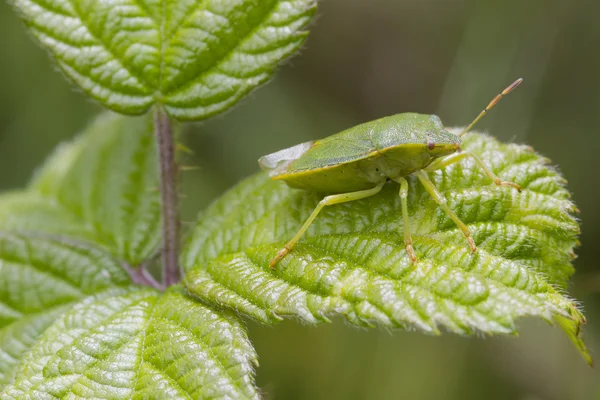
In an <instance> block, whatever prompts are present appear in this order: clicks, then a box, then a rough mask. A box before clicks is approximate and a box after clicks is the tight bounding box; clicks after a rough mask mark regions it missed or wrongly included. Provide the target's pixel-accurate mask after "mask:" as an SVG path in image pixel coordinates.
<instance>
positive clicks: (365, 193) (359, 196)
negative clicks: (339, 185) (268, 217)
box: [269, 181, 385, 269]
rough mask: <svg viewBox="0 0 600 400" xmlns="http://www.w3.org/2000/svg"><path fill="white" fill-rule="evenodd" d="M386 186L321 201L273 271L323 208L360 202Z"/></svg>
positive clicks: (338, 195) (279, 254)
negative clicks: (355, 201)
mask: <svg viewBox="0 0 600 400" xmlns="http://www.w3.org/2000/svg"><path fill="white" fill-rule="evenodd" d="M384 184H385V181H384V182H381V183H379V184H378V185H377V186H375V187H374V188H373V189H367V190H360V191H358V192H350V193H341V194H334V195H331V196H327V197H325V198H324V199H323V200H321V201H320V202H319V204H318V205H317V207H315V209H314V211H313V212H312V214H310V217H308V219H307V220H306V222H304V225H302V228H300V230H299V231H298V233H296V235H295V236H294V237H293V238H292V240H290V241H289V242H288V243H287V244H286V245H285V247H284V248H283V249H281V250H279V252H278V253H277V255H276V256H275V258H273V260H271V263H270V264H269V266H270V267H271V269H272V268H275V264H277V262H278V261H279V260H281V259H282V258H283V257H285V256H286V254H287V253H289V252H290V250H292V248H293V247H294V245H295V244H296V242H297V241H298V240H299V239H300V238H301V237H302V235H303V234H304V232H306V230H307V229H308V227H309V226H310V224H312V222H313V221H314V220H315V218H316V217H317V215H318V214H319V212H321V210H322V209H323V207H325V206H331V205H333V204H340V203H346V202H349V201H354V200H360V199H364V198H366V197H370V196H373V195H375V194H377V193H379V192H380V191H381V188H382V187H383V185H384Z"/></svg>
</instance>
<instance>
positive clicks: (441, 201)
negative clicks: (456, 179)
mask: <svg viewBox="0 0 600 400" xmlns="http://www.w3.org/2000/svg"><path fill="white" fill-rule="evenodd" d="M414 174H415V175H417V178H419V180H420V181H421V183H422V184H423V186H425V189H426V190H427V191H428V192H429V194H430V195H431V197H433V199H434V200H435V202H436V203H438V205H439V206H440V207H441V208H442V210H444V212H445V213H446V214H447V215H448V216H449V217H450V218H452V220H453V221H454V223H455V224H456V226H458V228H459V229H460V230H461V231H462V233H463V234H464V235H465V237H466V238H467V241H468V242H469V246H470V247H471V250H472V251H473V253H475V252H476V251H477V246H475V242H474V241H473V237H472V236H471V231H470V230H469V228H468V227H467V225H465V223H464V222H462V221H461V220H460V218H458V216H457V215H456V214H454V212H453V211H452V210H451V209H450V207H448V204H446V198H445V197H443V196H442V195H441V194H440V192H438V190H437V188H436V187H435V185H434V184H433V182H431V180H430V179H429V177H428V176H427V174H426V173H425V172H423V171H417V172H415V173H414Z"/></svg>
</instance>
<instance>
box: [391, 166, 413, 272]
mask: <svg viewBox="0 0 600 400" xmlns="http://www.w3.org/2000/svg"><path fill="white" fill-rule="evenodd" d="M394 180H395V181H396V182H398V183H399V184H400V202H401V203H402V218H403V219H404V245H405V246H406V252H407V253H408V256H409V257H410V260H411V261H412V262H416V261H417V256H416V255H415V251H414V250H413V246H412V236H411V235H410V225H409V224H408V181H407V180H406V179H405V178H403V177H398V178H394Z"/></svg>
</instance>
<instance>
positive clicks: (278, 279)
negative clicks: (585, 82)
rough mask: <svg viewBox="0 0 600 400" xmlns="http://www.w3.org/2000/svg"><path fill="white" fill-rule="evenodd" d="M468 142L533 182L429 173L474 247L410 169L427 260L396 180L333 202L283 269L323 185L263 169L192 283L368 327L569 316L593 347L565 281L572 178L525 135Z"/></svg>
mask: <svg viewBox="0 0 600 400" xmlns="http://www.w3.org/2000/svg"><path fill="white" fill-rule="evenodd" d="M464 147H465V148H466V149H469V150H472V151H473V152H475V153H476V154H478V155H480V156H481V158H482V159H483V160H484V161H485V163H486V164H487V165H489V166H490V167H491V168H492V170H493V171H494V172H496V173H497V174H498V175H499V176H500V177H502V179H504V180H509V181H513V182H516V183H518V184H519V185H521V186H522V188H523V189H524V190H523V191H522V192H521V193H519V192H517V191H516V190H514V189H512V188H507V187H496V186H494V185H493V184H492V183H491V182H490V180H489V178H487V177H486V176H485V175H484V174H483V173H482V171H481V170H480V169H479V168H477V166H476V165H475V163H474V162H473V161H472V160H465V161H462V162H461V163H459V164H454V165H451V166H449V167H447V168H446V169H444V170H442V171H438V172H435V173H431V174H430V177H431V178H432V180H433V181H434V182H435V184H436V185H437V187H438V188H439V190H440V191H441V192H442V194H443V196H444V197H445V198H446V199H447V201H448V205H449V206H450V207H451V209H453V210H454V211H455V212H456V213H457V214H458V216H459V217H460V218H461V219H462V220H463V221H464V222H465V223H466V224H468V226H469V228H470V229H471V231H472V233H473V238H474V240H475V243H477V245H478V252H477V253H476V254H472V253H471V251H470V249H469V246H468V245H467V242H466V240H465V238H464V236H463V235H462V233H461V231H460V230H459V229H458V228H457V227H456V225H455V224H454V223H453V221H452V220H451V219H449V218H448V217H447V216H446V214H444V213H443V211H442V210H441V209H440V208H439V207H438V205H437V204H436V203H435V202H434V201H433V199H432V198H431V197H430V196H429V195H428V194H427V192H426V191H425V190H424V188H423V187H422V186H421V185H420V183H419V182H418V181H417V180H416V179H410V193H409V214H410V223H411V229H412V232H413V240H414V248H415V252H416V254H417V256H418V258H419V262H418V263H417V264H412V263H411V262H410V260H409V257H408V256H407V254H406V251H405V247H404V240H403V235H402V231H403V225H402V218H401V210H400V199H399V196H398V186H397V185H396V184H388V185H386V187H385V188H384V190H383V191H382V193H380V194H379V195H377V196H374V197H371V198H368V199H365V200H361V201H355V202H351V203H345V204H340V205H336V206H331V207H327V208H326V209H325V210H324V211H322V212H321V214H319V216H318V217H317V219H316V220H315V222H314V223H313V225H312V226H311V227H310V229H309V230H308V232H307V234H306V235H305V236H304V237H303V239H302V240H301V241H300V242H299V243H298V244H297V245H296V247H295V248H294V249H293V251H292V252H291V253H290V254H288V255H287V256H286V257H285V258H284V259H283V260H281V261H280V262H279V263H278V264H277V266H276V268H275V269H274V270H273V271H271V270H270V269H269V266H268V264H269V261H270V260H271V259H272V258H273V257H274V256H275V254H276V253H277V251H278V250H279V249H281V248H282V247H283V245H284V244H285V243H286V242H287V240H289V239H290V238H291V237H292V236H293V235H294V234H295V233H296V231H297V230H298V228H299V227H300V225H301V224H302V223H303V222H304V221H305V220H306V218H307V217H308V215H309V214H310V213H311V212H312V210H313V209H314V207H315V206H316V204H317V202H318V201H319V200H320V199H321V198H322V197H323V195H322V194H317V193H310V192H305V191H300V190H293V189H290V188H288V187H287V186H286V185H285V184H284V183H283V182H274V181H270V180H269V179H268V178H267V177H266V176H265V175H264V174H259V175H256V176H254V177H251V178H250V179H248V180H246V181H245V182H243V183H241V184H240V185H238V186H237V187H235V188H234V189H233V190H231V191H230V192H229V193H228V194H226V195H225V196H223V197H222V198H221V199H220V200H218V201H217V202H215V203H214V204H213V205H212V206H211V207H210V208H209V209H208V211H207V212H206V213H205V214H203V216H202V219H201V220H200V222H199V223H198V225H197V227H196V228H195V230H194V231H193V234H192V236H191V238H190V240H189V242H188V243H187V246H186V248H185V250H184V254H183V257H182V263H183V265H184V267H185V268H186V269H187V270H188V273H187V276H186V278H185V285H186V286H187V288H188V290H189V291H190V292H191V293H192V294H194V295H195V296H198V297H200V298H201V299H203V300H204V301H207V302H209V303H211V304H215V305H219V306H223V305H225V306H228V307H230V308H233V309H235V310H236V311H238V312H241V313H243V314H245V315H248V316H250V317H252V318H254V319H256V320H259V321H263V322H266V323H270V322H274V321H277V320H278V319H280V318H281V317H296V318H298V319H300V320H302V321H304V322H308V323H317V322H322V321H327V320H328V317H330V316H335V315H342V316H344V317H345V318H346V319H347V320H348V321H349V322H351V323H353V324H356V325H360V326H375V325H377V326H385V327H392V328H404V329H411V330H419V331H423V332H427V333H433V334H438V333H439V332H440V330H441V329H444V330H447V331H451V332H456V333H459V334H474V333H477V332H483V333H487V334H494V333H504V334H506V333H515V332H516V328H515V325H514V323H515V320H516V319H517V318H519V317H523V316H538V317H542V318H544V319H545V320H547V321H552V320H553V319H554V318H558V319H559V320H560V321H561V326H563V327H564V328H565V329H566V330H567V332H568V333H569V335H570V336H572V337H574V338H575V340H576V342H577V343H578V345H579V346H580V348H581V349H582V351H584V352H585V346H584V345H583V342H581V339H580V337H579V333H580V327H581V325H582V324H583V323H584V317H583V315H582V314H581V313H580V311H579V310H578V309H577V307H576V304H575V302H574V301H572V300H571V299H570V298H568V297H567V296H566V295H565V294H564V287H565V285H566V283H567V280H568V278H569V277H570V275H571V274H572V273H573V267H572V265H571V260H572V258H573V252H572V250H573V247H574V246H575V245H576V243H577V235H578V233H579V227H578V224H577V222H576V220H575V219H574V218H573V216H572V213H573V212H574V211H575V210H576V209H575V206H574V205H573V203H572V202H571V201H570V200H569V197H570V196H569V193H568V192H567V190H566V189H565V188H564V187H563V183H564V179H563V178H562V177H561V176H560V175H559V174H558V173H557V172H556V171H555V170H553V169H552V168H550V167H548V166H547V160H546V159H544V158H542V157H540V156H539V155H537V154H535V153H534V152H533V151H531V150H530V149H528V148H526V147H523V146H517V145H504V144H500V143H498V142H497V141H496V140H494V139H493V138H491V137H488V136H484V135H481V134H475V133H471V134H469V135H468V138H467V139H466V140H465V142H464ZM564 321H570V323H569V324H565V323H563V322H564Z"/></svg>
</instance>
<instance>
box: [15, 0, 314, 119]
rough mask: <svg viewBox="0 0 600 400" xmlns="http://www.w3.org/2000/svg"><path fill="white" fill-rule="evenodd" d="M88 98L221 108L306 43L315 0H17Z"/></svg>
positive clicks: (207, 112) (181, 108)
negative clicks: (307, 28) (113, 0)
mask: <svg viewBox="0 0 600 400" xmlns="http://www.w3.org/2000/svg"><path fill="white" fill-rule="evenodd" d="M14 4H15V7H16V8H17V10H18V11H19V12H20V14H21V15H22V17H23V19H24V20H25V22H26V24H27V26H28V27H29V29H30V31H31V32H32V33H33V35H34V37H36V38H37V39H38V41H39V42H40V43H41V45H42V46H43V47H44V48H46V49H47V50H49V51H50V53H51V54H52V56H53V57H54V58H55V59H56V62H57V63H58V65H59V66H60V67H61V69H62V70H63V72H64V73H65V74H66V75H67V76H68V77H69V78H70V79H71V80H73V81H74V82H75V83H77V84H78V85H79V86H80V87H81V88H82V89H83V90H84V91H85V92H86V93H87V94H88V95H90V96H92V97H93V98H95V99H96V100H98V101H100V102H101V103H102V104H104V105H105V106H107V107H109V108H111V109H113V110H115V111H119V112H122V113H127V114H141V113H144V112H146V111H147V110H148V109H149V108H150V107H151V106H152V105H153V104H162V105H163V106H164V107H165V109H166V110H167V112H168V113H169V115H171V116H172V117H175V118H178V119H182V120H199V119H204V118H207V117H209V116H211V115H215V114H218V113H220V112H222V111H224V110H226V109H228V108H229V107H231V106H232V105H234V104H235V103H236V102H237V101H238V100H240V99H241V98H242V97H243V96H244V95H246V94H247V93H248V92H250V91H251V90H252V89H254V88H255V87H257V86H258V85H259V84H261V83H263V82H265V81H266V80H267V79H269V77H270V76H271V75H272V74H273V72H274V70H275V68H276V67H277V65H278V63H280V62H281V61H282V60H284V59H285V58H287V57H288V56H290V55H291V54H293V53H294V52H295V51H296V50H297V49H298V48H299V46H300V45H301V44H302V43H303V41H304V39H305V37H306V32H304V31H302V28H303V27H304V26H305V25H306V24H307V23H308V21H309V20H310V18H311V17H312V15H313V13H314V11H315V0H233V1H230V0H206V1H177V0H165V1H162V2H158V1H153V0H138V1H134V0H120V1H118V2H116V3H115V2H111V1H108V0H14Z"/></svg>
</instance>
